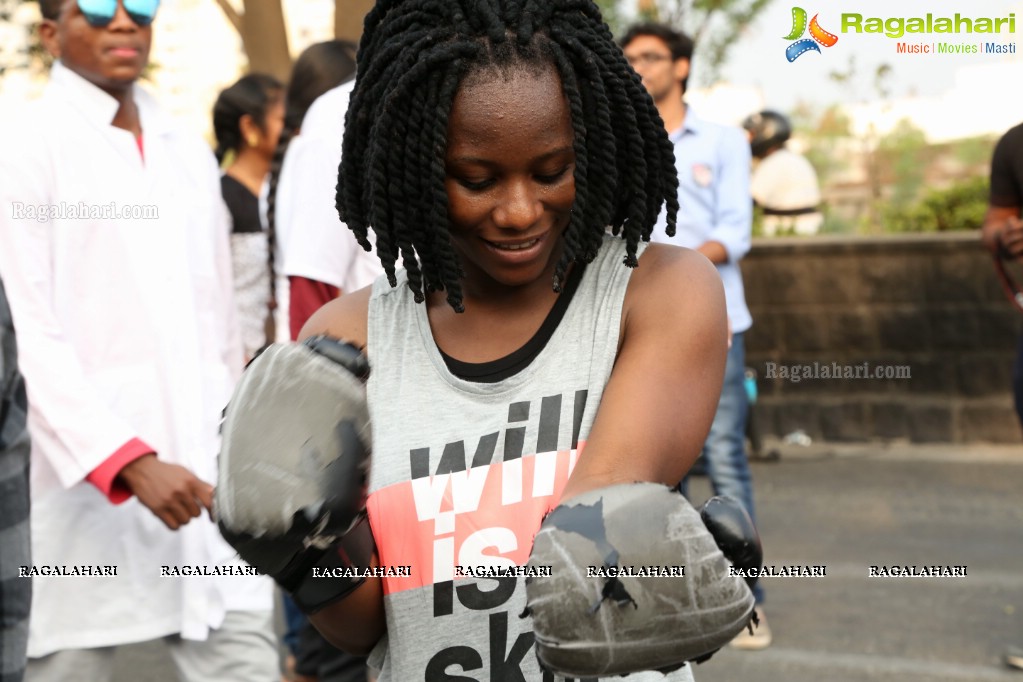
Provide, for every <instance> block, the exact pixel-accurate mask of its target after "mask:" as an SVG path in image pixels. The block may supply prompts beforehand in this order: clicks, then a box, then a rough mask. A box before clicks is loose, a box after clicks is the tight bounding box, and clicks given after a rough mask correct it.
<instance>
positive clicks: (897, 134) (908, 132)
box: [876, 118, 927, 207]
mask: <svg viewBox="0 0 1023 682" xmlns="http://www.w3.org/2000/svg"><path fill="white" fill-rule="evenodd" d="M926 152H927V138H926V136H925V135H924V132H923V131H922V130H920V129H919V128H917V127H916V126H915V125H913V122H912V121H910V120H909V119H906V118H904V119H902V120H900V121H899V122H898V123H896V124H895V128H894V129H893V130H892V131H891V132H890V133H888V134H887V135H885V136H883V137H882V138H881V139H880V141H879V143H878V146H877V154H876V158H877V165H878V172H879V175H880V176H881V178H883V179H885V180H888V181H889V182H890V186H891V188H892V192H891V197H890V199H889V201H890V202H891V203H892V204H893V205H895V206H898V207H902V206H906V205H907V204H908V203H910V202H911V201H913V200H914V199H916V198H917V195H918V194H919V192H920V188H921V186H922V185H923V182H924V171H925V170H926V168H927V163H926V162H927V153H926Z"/></svg>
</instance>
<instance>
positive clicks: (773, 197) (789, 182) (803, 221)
mask: <svg viewBox="0 0 1023 682" xmlns="http://www.w3.org/2000/svg"><path fill="white" fill-rule="evenodd" d="M750 191H751V192H752V194H753V199H754V201H756V202H757V204H759V205H760V206H762V207H764V208H766V209H774V210H778V211H791V210H797V209H802V208H815V207H817V206H818V205H819V204H820V202H821V191H820V186H819V185H818V183H817V173H816V171H814V169H813V166H811V165H810V162H809V161H807V160H806V157H804V156H803V155H801V154H797V153H796V152H793V151H791V150H789V149H785V148H782V149H779V150H777V151H776V152H774V153H772V154H770V155H768V156H767V157H766V158H765V159H763V160H762V161H760V163H759V164H757V166H756V168H755V169H754V170H753V177H752V178H751V180H750ZM822 221H823V216H822V215H821V214H820V212H819V211H814V212H813V213H805V214H802V215H793V216H778V215H765V216H764V233H765V234H766V235H767V236H773V235H775V234H776V233H778V232H788V231H794V232H795V233H796V234H801V235H802V234H816V233H817V232H818V230H820V226H821V222H822Z"/></svg>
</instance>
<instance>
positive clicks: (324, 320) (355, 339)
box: [298, 286, 373, 352]
mask: <svg viewBox="0 0 1023 682" xmlns="http://www.w3.org/2000/svg"><path fill="white" fill-rule="evenodd" d="M372 290H373V287H372V286H368V287H365V288H363V289H359V290H358V291H354V292H352V293H350V294H345V295H344V296H340V297H338V298H335V299H334V300H333V301H331V302H330V303H327V304H326V305H324V306H323V307H322V308H320V309H319V310H317V311H316V312H315V313H313V315H312V317H310V318H309V320H308V321H307V322H306V323H305V326H303V327H302V331H301V332H300V333H299V335H298V340H299V341H301V340H303V339H306V338H309V337H310V336H316V335H318V334H326V335H327V336H333V337H334V338H337V339H342V340H344V341H347V342H349V343H351V344H352V345H353V346H358V347H359V348H362V349H363V351H364V352H365V350H366V342H367V337H368V333H367V327H368V320H369V298H370V294H371V293H372Z"/></svg>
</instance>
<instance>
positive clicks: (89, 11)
mask: <svg viewBox="0 0 1023 682" xmlns="http://www.w3.org/2000/svg"><path fill="white" fill-rule="evenodd" d="M117 2H118V0H78V9H80V10H82V14H84V15H85V20H86V21H88V22H89V25H91V26H95V27H96V28H102V27H104V26H106V25H107V24H109V23H110V22H111V21H113V20H114V15H115V14H117ZM159 6H160V0H124V10H125V11H126V12H127V13H128V16H129V17H131V20H132V21H134V22H135V23H136V24H137V25H138V26H149V25H150V24H151V23H153V18H154V17H155V16H156V8H157V7H159Z"/></svg>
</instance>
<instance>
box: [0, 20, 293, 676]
mask: <svg viewBox="0 0 1023 682" xmlns="http://www.w3.org/2000/svg"><path fill="white" fill-rule="evenodd" d="M157 6H158V0H40V7H41V9H42V15H43V22H42V24H41V25H40V27H39V35H40V37H41V39H42V42H43V45H44V46H45V47H46V49H47V50H48V51H49V52H50V53H51V54H52V55H53V56H54V57H55V58H56V62H55V64H54V66H53V70H52V72H51V75H50V83H49V85H48V86H47V89H46V91H45V93H44V95H43V96H42V98H41V99H40V100H39V101H37V102H33V103H31V104H29V105H27V106H26V107H25V110H24V111H22V112H19V113H18V114H17V115H16V116H15V117H14V119H13V120H12V121H9V122H8V123H7V124H6V125H4V126H0V150H2V153H0V276H2V277H3V281H4V284H5V286H6V289H7V295H8V299H9V303H10V307H11V311H12V315H13V319H14V323H15V325H16V327H17V329H18V334H19V351H20V358H19V360H20V365H21V371H22V374H23V375H24V377H25V382H26V385H27V387H28V403H29V413H28V425H29V432H30V435H31V437H32V455H31V475H32V491H31V492H32V494H31V497H32V510H31V526H32V562H33V563H32V565H29V566H21V567H19V570H20V571H21V572H22V573H23V574H24V575H25V576H26V577H31V578H32V580H33V583H32V585H33V593H34V594H33V603H32V613H31V619H30V625H29V637H28V656H29V662H28V668H27V672H26V680H29V681H30V682H49V681H51V680H52V681H54V682H56V681H58V680H59V681H60V682H65V681H70V680H88V681H89V682H103V681H104V680H110V679H111V677H112V674H113V658H114V652H115V649H116V647H117V646H119V645H122V644H127V643H132V642H142V641H147V640H154V639H163V640H164V641H165V642H166V644H167V645H168V647H169V651H170V653H171V657H172V659H173V660H174V663H175V666H176V668H177V670H178V673H179V676H180V679H182V680H185V681H187V682H192V681H194V682H199V681H200V680H202V681H204V682H205V681H209V680H217V681H218V682H220V681H227V682H232V681H237V682H250V681H257V682H264V681H265V682H269V681H270V680H276V679H277V678H278V676H277V654H276V647H275V643H274V639H273V634H272V626H271V612H272V603H273V602H272V599H273V592H272V585H271V583H269V581H268V579H266V578H265V577H264V576H259V575H254V574H253V573H254V571H252V569H251V567H248V566H246V565H244V564H241V563H239V562H238V560H237V558H236V555H235V553H234V551H233V550H232V549H231V548H230V547H229V546H228V545H227V544H226V543H224V542H223V541H222V540H221V538H220V534H219V532H218V531H217V529H216V526H215V525H214V524H213V523H212V521H211V520H210V518H209V516H210V514H209V512H210V509H211V506H212V490H213V485H212V484H213V483H214V482H215V481H214V479H215V476H216V463H215V462H216V453H217V451H218V448H219V444H218V436H217V431H218V425H219V418H220V412H221V409H222V408H223V406H224V404H225V403H226V402H227V399H228V398H229V396H230V391H231V388H232V384H233V380H234V378H235V377H236V376H237V374H238V372H239V370H240V364H241V359H242V355H241V347H240V344H239V339H238V334H237V330H236V328H235V325H234V313H233V301H232V299H231V277H230V255H229V247H228V235H229V232H230V229H229V227H228V222H227V214H226V209H225V207H224V206H223V204H222V200H221V198H220V185H219V178H218V175H219V174H218V171H217V166H216V163H215V161H214V159H213V155H212V153H211V151H210V149H209V147H208V146H207V145H206V144H205V143H204V142H203V141H202V139H201V138H200V137H198V136H196V135H194V134H191V133H189V132H187V131H185V130H183V129H181V128H179V127H178V126H177V125H176V124H175V123H174V122H173V121H172V120H171V119H170V118H169V117H168V115H167V114H166V113H165V112H163V111H162V110H161V109H160V108H159V107H158V105H157V104H156V103H155V100H153V98H151V97H150V96H149V95H148V94H147V93H146V92H145V91H144V90H142V89H141V88H140V87H138V86H137V84H136V81H137V80H138V78H139V76H140V75H141V73H142V71H143V69H144V68H145V66H146V63H147V60H148V56H149V48H150V42H151V38H152V28H151V24H152V22H153V19H154V17H155V14H156V11H157ZM6 113H7V112H5V114H6ZM0 495H2V493H0ZM0 563H2V562H0Z"/></svg>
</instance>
